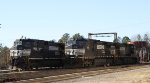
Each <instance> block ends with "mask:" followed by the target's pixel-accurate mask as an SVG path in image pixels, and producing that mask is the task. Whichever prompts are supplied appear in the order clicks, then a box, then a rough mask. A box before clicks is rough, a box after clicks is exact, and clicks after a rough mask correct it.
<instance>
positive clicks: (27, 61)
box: [10, 39, 145, 69]
mask: <svg viewBox="0 0 150 83" xmlns="http://www.w3.org/2000/svg"><path fill="white" fill-rule="evenodd" d="M143 47H144V46H141V47H139V45H137V44H124V43H113V42H106V41H100V40H93V39H79V40H75V41H73V40H70V41H68V42H67V43H66V45H64V44H62V43H57V42H50V41H44V40H35V39H18V40H16V41H15V42H14V46H13V47H12V49H11V50H10V55H11V57H12V65H13V66H16V67H19V68H22V69H32V68H39V67H55V68H56V67H63V68H66V67H70V68H73V67H87V66H88V67H89V66H90V67H91V66H101V65H106V66H109V65H125V64H136V63H139V61H140V56H139V54H140V50H143ZM144 48H145V47H144ZM142 55H144V53H143V51H142Z"/></svg>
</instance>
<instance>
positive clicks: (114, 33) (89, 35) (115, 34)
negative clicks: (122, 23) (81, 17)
mask: <svg viewBox="0 0 150 83" xmlns="http://www.w3.org/2000/svg"><path fill="white" fill-rule="evenodd" d="M104 34H113V35H114V40H117V33H116V32H112V33H88V39H92V35H96V37H110V36H103V35H104ZM98 35H101V36H98Z"/></svg>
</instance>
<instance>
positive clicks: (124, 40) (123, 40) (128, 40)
mask: <svg viewBox="0 0 150 83" xmlns="http://www.w3.org/2000/svg"><path fill="white" fill-rule="evenodd" d="M130 41H131V40H130V38H129V37H127V36H125V37H123V38H122V43H128V42H130Z"/></svg>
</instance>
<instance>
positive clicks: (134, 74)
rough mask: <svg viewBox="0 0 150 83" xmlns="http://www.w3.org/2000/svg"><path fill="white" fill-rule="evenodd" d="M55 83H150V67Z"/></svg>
mask: <svg viewBox="0 0 150 83" xmlns="http://www.w3.org/2000/svg"><path fill="white" fill-rule="evenodd" d="M55 83H150V66H148V67H146V68H140V69H134V70H128V71H121V72H115V73H108V74H101V75H96V76H90V77H82V78H77V79H72V80H65V81H59V82H55Z"/></svg>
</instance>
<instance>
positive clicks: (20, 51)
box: [10, 39, 65, 69]
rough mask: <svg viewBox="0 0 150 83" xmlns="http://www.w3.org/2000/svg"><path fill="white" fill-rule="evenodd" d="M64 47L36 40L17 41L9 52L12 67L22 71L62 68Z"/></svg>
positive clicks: (59, 44) (60, 44)
mask: <svg viewBox="0 0 150 83" xmlns="http://www.w3.org/2000/svg"><path fill="white" fill-rule="evenodd" d="M64 50H65V46H64V44H62V43H55V42H51V41H44V40H36V39H18V40H16V41H15V42H14V46H13V47H12V48H11V50H10V55H11V57H12V66H17V67H19V68H22V69H30V68H38V67H63V64H62V63H63V61H64V59H65V58H64V57H65V54H64Z"/></svg>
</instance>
